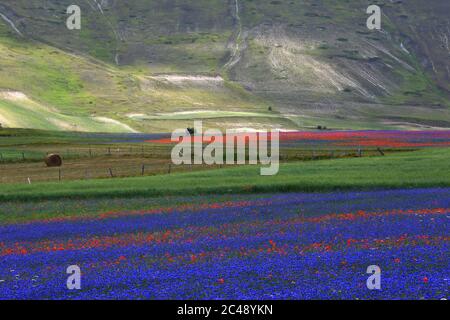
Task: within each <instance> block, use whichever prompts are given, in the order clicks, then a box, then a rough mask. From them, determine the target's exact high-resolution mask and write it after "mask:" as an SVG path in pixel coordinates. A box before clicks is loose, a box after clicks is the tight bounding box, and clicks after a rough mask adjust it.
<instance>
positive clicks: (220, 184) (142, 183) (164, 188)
mask: <svg viewBox="0 0 450 320" xmlns="http://www.w3.org/2000/svg"><path fill="white" fill-rule="evenodd" d="M449 159H450V149H428V150H421V151H415V152H404V153H397V154H392V155H389V156H385V157H382V156H379V157H369V158H349V159H333V160H320V161H312V162H293V163H287V164H281V166H280V170H279V173H278V175H275V176H261V175H260V170H259V167H258V166H240V167H231V168H224V169H217V170H207V171H200V172H188V173H178V174H172V175H163V176H151V177H141V178H121V179H97V180H83V181H81V180H80V181H70V182H62V183H59V182H55V183H53V182H52V183H36V184H31V185H27V184H3V185H0V201H17V202H23V201H32V200H36V201H37V200H39V201H40V200H52V199H53V200H57V199H101V198H117V197H122V198H125V197H127V198H129V197H162V196H189V195H201V194H244V193H249V194H251V193H261V192H290V191H304V192H322V191H337V190H372V189H381V188H420V187H449V186H450V161H448V160H449Z"/></svg>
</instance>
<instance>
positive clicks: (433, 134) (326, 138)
mask: <svg viewBox="0 0 450 320" xmlns="http://www.w3.org/2000/svg"><path fill="white" fill-rule="evenodd" d="M279 137H280V143H281V145H282V146H290V147H314V148H317V147H323V148H355V147H361V148H373V147H380V148H393V149H396V148H425V147H448V146H450V131H448V130H446V131H444V130H440V131H431V130H430V131H396V130H377V131H375V130H368V131H319V132H311V131H308V132H306V131H305V132H302V131H298V132H281V133H280V136H279ZM269 138H270V136H269ZM191 140H193V141H201V140H203V142H205V143H208V142H210V137H209V136H204V137H203V138H201V137H198V136H197V137H192V138H191ZM223 140H224V141H225V140H226V139H225V137H224V138H223ZM148 142H153V143H161V144H171V143H173V142H172V141H171V139H170V137H159V138H158V139H153V140H148Z"/></svg>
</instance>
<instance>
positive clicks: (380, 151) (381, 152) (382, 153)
mask: <svg viewBox="0 0 450 320" xmlns="http://www.w3.org/2000/svg"><path fill="white" fill-rule="evenodd" d="M377 150H378V152H379V153H380V154H381V155H382V156H384V152H383V150H381V148H380V147H378V148H377Z"/></svg>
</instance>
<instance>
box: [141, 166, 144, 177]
mask: <svg viewBox="0 0 450 320" xmlns="http://www.w3.org/2000/svg"><path fill="white" fill-rule="evenodd" d="M144 174H145V164H143V165H142V168H141V175H144Z"/></svg>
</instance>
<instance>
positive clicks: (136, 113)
mask: <svg viewBox="0 0 450 320" xmlns="http://www.w3.org/2000/svg"><path fill="white" fill-rule="evenodd" d="M70 4H77V5H79V6H80V7H81V10H82V28H81V30H79V31H78V30H73V31H70V30H68V29H67V28H66V25H65V21H66V19H67V14H66V8H67V7H68V6H69V5H70ZM369 4H371V3H368V2H367V1H363V0H355V1H328V0H322V1H307V0H301V1H269V0H262V1H252V0H228V1H219V0H196V1H193V0H184V1H177V0H165V1H150V0H146V1H144V0H134V1H128V2H124V1H114V0H101V1H100V0H98V1H97V0H79V1H68V0H67V1H66V0H61V1H56V0H49V1H39V0H31V1H30V0H1V1H0V75H1V76H0V123H2V125H3V126H5V127H24V128H36V129H51V130H66V131H96V132H168V131H171V130H172V129H174V128H183V127H187V126H191V125H192V120H193V119H202V120H203V121H204V123H205V126H206V127H219V128H255V129H261V128H281V129H286V130H296V129H302V128H315V127H317V126H318V125H322V126H327V127H328V128H333V129H386V128H397V129H405V128H406V129H416V128H448V127H450V87H449V83H450V81H449V80H450V66H449V59H448V58H449V54H450V49H449V44H448V37H449V36H450V20H449V18H448V12H450V4H449V3H448V1H441V0H438V1H433V2H431V3H430V2H425V1H420V0H413V1H408V2H405V1H376V4H378V5H380V6H381V7H382V11H383V17H382V30H381V31H369V30H368V29H367V27H366V19H367V17H368V15H367V14H366V8H367V6H368V5H369Z"/></svg>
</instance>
